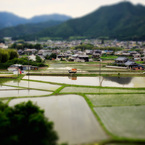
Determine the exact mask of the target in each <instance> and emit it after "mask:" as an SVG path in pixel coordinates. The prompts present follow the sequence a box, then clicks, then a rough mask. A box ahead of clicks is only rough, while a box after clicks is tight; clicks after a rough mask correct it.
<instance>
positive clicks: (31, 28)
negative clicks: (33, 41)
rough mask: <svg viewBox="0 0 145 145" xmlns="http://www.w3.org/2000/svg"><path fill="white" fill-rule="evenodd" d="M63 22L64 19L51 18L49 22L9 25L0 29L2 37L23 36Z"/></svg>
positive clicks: (0, 36)
mask: <svg viewBox="0 0 145 145" xmlns="http://www.w3.org/2000/svg"><path fill="white" fill-rule="evenodd" d="M61 23H63V21H53V20H49V21H47V22H41V23H36V24H32V23H30V24H21V25H18V26H15V27H8V28H4V29H2V30H0V38H3V37H7V36H8V37H17V38H19V37H21V36H23V35H33V34H35V33H37V32H39V31H41V30H43V29H45V28H49V27H52V26H56V25H59V24H61Z"/></svg>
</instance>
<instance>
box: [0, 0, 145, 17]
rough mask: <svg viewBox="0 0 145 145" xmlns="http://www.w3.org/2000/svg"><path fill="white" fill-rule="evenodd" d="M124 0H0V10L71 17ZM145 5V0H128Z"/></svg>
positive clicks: (25, 15) (29, 15)
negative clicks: (57, 14)
mask: <svg viewBox="0 0 145 145" xmlns="http://www.w3.org/2000/svg"><path fill="white" fill-rule="evenodd" d="M121 1H124V0H0V11H8V12H12V13H14V14H16V15H19V16H21V17H26V18H30V17H32V16H34V15H41V14H52V13H59V14H66V15H70V16H72V17H73V18H76V17H80V16H84V15H86V14H88V13H90V12H93V11H94V10H96V9H98V8H99V7H100V6H104V5H110V4H115V3H118V2H121ZM129 1H130V2H132V3H134V4H137V3H140V4H143V5H145V0H129Z"/></svg>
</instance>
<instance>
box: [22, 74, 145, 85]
mask: <svg viewBox="0 0 145 145" xmlns="http://www.w3.org/2000/svg"><path fill="white" fill-rule="evenodd" d="M24 79H28V76H25V77H24ZM29 79H30V80H39V81H45V82H55V83H64V84H73V85H87V86H103V87H126V88H128V87H130V88H144V87H145V77H119V78H118V77H102V76H98V77H72V76H69V77H68V76H64V77H62V76H29Z"/></svg>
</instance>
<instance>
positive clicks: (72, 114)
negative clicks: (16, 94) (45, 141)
mask: <svg viewBox="0 0 145 145" xmlns="http://www.w3.org/2000/svg"><path fill="white" fill-rule="evenodd" d="M28 100H31V101H33V102H34V103H36V104H37V105H39V106H40V107H41V108H43V109H44V110H45V115H46V116H47V117H48V118H49V120H51V121H53V122H54V124H55V125H54V127H55V130H56V131H57V132H58V135H59V138H60V139H59V143H62V142H66V143H68V144H82V143H91V142H96V141H100V140H104V139H107V138H108V136H107V135H106V133H105V132H104V131H103V129H102V128H101V126H100V124H99V123H98V121H97V120H96V118H95V116H94V115H93V113H92V112H91V110H90V108H89V106H88V105H87V103H86V102H85V100H84V98H83V97H81V96H78V95H61V96H51V97H42V98H21V99H14V100H12V101H10V103H9V105H10V106H13V105H15V104H17V103H20V102H24V101H28Z"/></svg>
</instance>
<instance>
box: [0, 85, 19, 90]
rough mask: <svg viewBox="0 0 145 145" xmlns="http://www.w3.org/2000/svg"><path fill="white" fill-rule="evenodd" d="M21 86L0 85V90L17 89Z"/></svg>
mask: <svg viewBox="0 0 145 145" xmlns="http://www.w3.org/2000/svg"><path fill="white" fill-rule="evenodd" d="M18 89H21V88H15V87H9V86H2V85H1V86H0V90H18Z"/></svg>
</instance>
